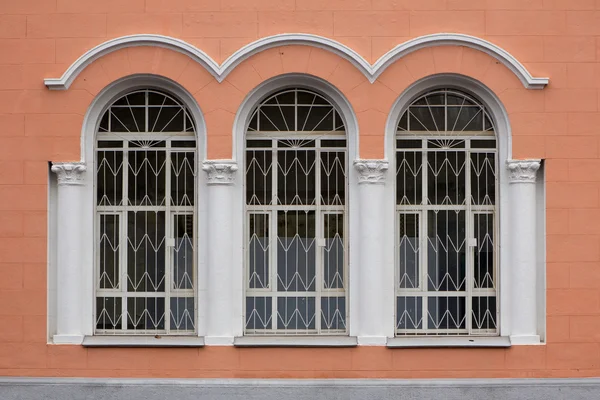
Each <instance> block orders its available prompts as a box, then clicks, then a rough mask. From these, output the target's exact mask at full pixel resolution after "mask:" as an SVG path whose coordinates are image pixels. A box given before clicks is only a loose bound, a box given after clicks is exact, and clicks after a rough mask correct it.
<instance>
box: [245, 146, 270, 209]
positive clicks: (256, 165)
mask: <svg viewBox="0 0 600 400" xmlns="http://www.w3.org/2000/svg"><path fill="white" fill-rule="evenodd" d="M272 159H273V153H272V152H271V151H270V150H267V151H263V150H254V151H250V150H249V151H247V152H246V204H249V205H266V204H271V199H272V196H273V179H272V176H271V173H272Z"/></svg>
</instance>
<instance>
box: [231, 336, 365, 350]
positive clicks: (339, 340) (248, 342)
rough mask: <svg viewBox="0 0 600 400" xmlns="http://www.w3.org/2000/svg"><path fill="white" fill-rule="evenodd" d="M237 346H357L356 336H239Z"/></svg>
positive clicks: (235, 342)
mask: <svg viewBox="0 0 600 400" xmlns="http://www.w3.org/2000/svg"><path fill="white" fill-rule="evenodd" d="M233 345H234V346H237V347H355V346H357V345H358V341H357V339H356V337H355V336H238V337H236V338H235V339H234V340H233Z"/></svg>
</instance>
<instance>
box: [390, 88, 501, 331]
mask: <svg viewBox="0 0 600 400" xmlns="http://www.w3.org/2000/svg"><path fill="white" fill-rule="evenodd" d="M497 169H498V166H497V144H496V136H495V131H494V122H493V119H492V118H491V116H490V114H489V112H488V110H487V109H486V107H485V106H484V105H483V104H482V103H481V102H480V101H479V100H478V99H476V98H475V97H473V96H471V95H469V94H467V93H465V92H462V91H460V90H456V89H451V88H441V89H436V90H432V91H429V92H427V93H426V94H423V95H421V96H419V97H418V98H416V100H414V101H412V103H410V105H409V106H408V107H407V108H406V110H405V111H404V113H403V114H402V116H401V118H400V122H399V124H398V127H397V132H396V238H397V240H396V265H397V269H396V325H395V326H396V335H397V336H405V335H498V333H499V330H498V316H499V302H498V301H497V295H498V276H499V275H498V265H499V264H498V248H497V243H498V240H497V237H498V232H497V230H498V228H497V227H498V209H497V193H498V179H497V173H496V171H497Z"/></svg>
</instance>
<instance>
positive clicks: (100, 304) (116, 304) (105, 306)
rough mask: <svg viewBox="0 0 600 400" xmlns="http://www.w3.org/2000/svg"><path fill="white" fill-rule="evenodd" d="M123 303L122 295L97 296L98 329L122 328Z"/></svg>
mask: <svg viewBox="0 0 600 400" xmlns="http://www.w3.org/2000/svg"><path fill="white" fill-rule="evenodd" d="M122 304H123V303H122V299H121V298H120V297H96V329H110V330H113V329H121V328H122V326H121V324H122V313H121V311H122V310H121V306H122Z"/></svg>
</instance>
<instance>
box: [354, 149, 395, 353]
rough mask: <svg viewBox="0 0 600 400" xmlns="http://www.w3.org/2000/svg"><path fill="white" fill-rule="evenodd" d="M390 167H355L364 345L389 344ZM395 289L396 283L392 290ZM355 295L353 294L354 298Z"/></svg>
mask: <svg viewBox="0 0 600 400" xmlns="http://www.w3.org/2000/svg"><path fill="white" fill-rule="evenodd" d="M388 166H389V163H388V162H387V161H385V160H356V161H354V167H355V168H356V171H357V176H358V183H359V205H358V206H359V209H360V213H359V215H360V217H359V226H360V229H359V231H360V234H359V236H358V238H356V239H357V240H355V241H353V243H354V245H353V246H356V247H355V248H358V253H359V265H358V268H357V269H356V270H357V271H358V276H357V277H356V279H358V281H359V286H358V287H359V293H358V295H359V302H358V304H359V306H358V323H357V327H358V329H357V330H356V332H357V336H358V343H359V344H361V345H383V344H385V343H386V340H387V335H386V325H387V322H389V321H387V318H388V316H387V315H386V313H385V312H384V310H386V309H387V307H386V304H385V293H384V292H385V291H384V288H385V287H386V278H385V277H386V273H385V262H384V254H385V246H384V243H385V241H384V239H385V238H384V234H383V232H384V230H383V229H382V227H383V226H384V225H385V223H386V221H385V220H384V219H385V213H384V209H385V207H384V204H385V202H384V199H385V186H384V183H385V174H386V172H387V169H388ZM391 287H392V288H393V283H392V286H391ZM351 295H352V294H351Z"/></svg>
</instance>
